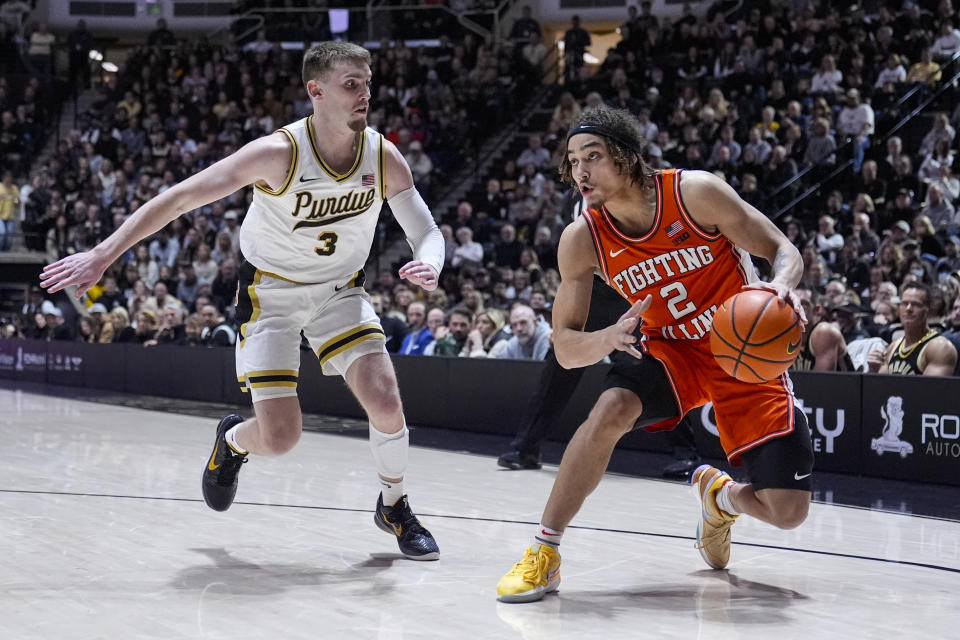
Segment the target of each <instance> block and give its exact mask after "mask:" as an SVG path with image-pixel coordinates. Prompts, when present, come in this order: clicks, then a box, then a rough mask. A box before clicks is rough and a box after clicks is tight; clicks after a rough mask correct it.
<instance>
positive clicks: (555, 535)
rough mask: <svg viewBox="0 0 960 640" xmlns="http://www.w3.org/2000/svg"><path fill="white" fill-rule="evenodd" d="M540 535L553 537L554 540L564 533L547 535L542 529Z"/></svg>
mask: <svg viewBox="0 0 960 640" xmlns="http://www.w3.org/2000/svg"><path fill="white" fill-rule="evenodd" d="M540 533H542V534H543V535H545V536H552V537H554V538H556V537H558V536H562V535H563V534H562V533H547V532H546V531H544V530H543V529H540Z"/></svg>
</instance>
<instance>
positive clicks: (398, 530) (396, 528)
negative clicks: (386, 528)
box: [380, 511, 403, 536]
mask: <svg viewBox="0 0 960 640" xmlns="http://www.w3.org/2000/svg"><path fill="white" fill-rule="evenodd" d="M380 516H381V517H382V518H383V521H384V522H386V523H387V524H388V525H390V526H391V527H393V532H394V533H396V534H397V535H398V536H399V535H400V534H401V533H403V525H402V524H393V523H392V522H390V520H389V519H387V516H386V514H385V513H383V512H382V511H381V512H380Z"/></svg>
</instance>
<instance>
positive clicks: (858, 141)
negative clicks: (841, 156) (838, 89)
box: [837, 89, 874, 173]
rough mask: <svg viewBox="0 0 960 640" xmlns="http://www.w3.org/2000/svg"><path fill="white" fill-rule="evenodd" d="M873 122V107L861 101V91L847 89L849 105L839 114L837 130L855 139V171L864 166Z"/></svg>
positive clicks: (843, 136) (842, 136) (841, 134)
mask: <svg viewBox="0 0 960 640" xmlns="http://www.w3.org/2000/svg"><path fill="white" fill-rule="evenodd" d="M873 124H874V114H873V107H871V106H870V105H868V104H866V103H862V102H860V92H859V91H857V90H856V89H850V90H849V91H847V106H845V107H844V108H843V110H842V111H840V115H839V116H837V131H838V132H839V133H840V136H841V138H849V139H852V140H853V141H854V146H853V171H854V173H859V172H860V167H861V166H863V157H864V153H865V152H866V150H867V149H868V148H869V147H870V136H871V135H872V134H873Z"/></svg>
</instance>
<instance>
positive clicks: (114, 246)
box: [94, 189, 184, 263]
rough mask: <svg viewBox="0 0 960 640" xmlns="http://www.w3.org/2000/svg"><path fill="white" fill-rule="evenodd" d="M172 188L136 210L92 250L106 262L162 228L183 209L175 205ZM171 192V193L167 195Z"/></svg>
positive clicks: (111, 260) (114, 258)
mask: <svg viewBox="0 0 960 640" xmlns="http://www.w3.org/2000/svg"><path fill="white" fill-rule="evenodd" d="M173 190H174V189H168V190H167V191H165V192H164V193H162V194H160V195H158V196H157V197H156V198H154V199H152V200H150V202H148V203H146V204H145V205H143V206H142V207H140V208H139V209H137V210H136V212H134V214H133V215H132V216H130V217H129V218H127V220H126V221H125V222H124V223H123V224H122V225H120V228H119V229H117V230H116V231H114V232H113V233H111V234H110V236H109V237H108V238H107V239H106V240H104V241H103V242H101V243H100V244H99V245H97V247H96V248H95V249H94V251H95V252H96V253H98V254H100V255H101V256H102V257H103V259H104V260H105V261H106V262H107V263H111V262H113V261H114V260H116V259H117V258H119V257H120V256H121V255H123V253H124V252H125V251H126V250H127V249H129V248H130V247H132V246H133V245H134V244H136V243H137V242H139V241H140V240H142V239H143V238H146V237H148V236H150V235H152V234H154V233H156V232H157V231H159V230H160V229H162V228H164V227H165V226H166V225H167V223H169V222H170V221H171V220H173V219H174V218H176V217H178V216H179V215H180V214H181V213H183V212H184V211H181V210H180V207H179V206H177V200H176V198H175V194H171V192H172V191H173ZM168 194H171V195H168Z"/></svg>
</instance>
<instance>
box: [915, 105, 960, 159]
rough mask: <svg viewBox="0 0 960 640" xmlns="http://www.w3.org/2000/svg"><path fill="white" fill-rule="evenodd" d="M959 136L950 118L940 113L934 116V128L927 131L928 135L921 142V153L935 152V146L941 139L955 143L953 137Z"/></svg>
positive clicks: (948, 143) (922, 154)
mask: <svg viewBox="0 0 960 640" xmlns="http://www.w3.org/2000/svg"><path fill="white" fill-rule="evenodd" d="M956 136H957V131H956V129H954V128H953V126H952V125H951V124H950V119H949V118H948V117H947V114H945V113H938V114H937V115H936V116H934V118H933V128H932V129H930V131H928V132H927V135H925V136H923V142H921V143H920V152H919V153H920V155H921V156H927V155H929V154H931V153H933V150H934V148H935V147H936V146H937V142H938V141H940V140H946V141H947V145H948V146H949V145H950V144H952V143H953V139H954V138H955V137H956Z"/></svg>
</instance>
